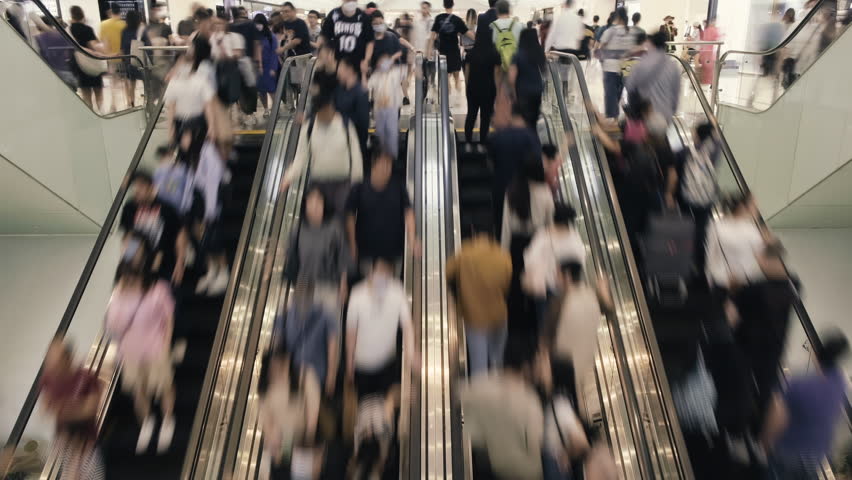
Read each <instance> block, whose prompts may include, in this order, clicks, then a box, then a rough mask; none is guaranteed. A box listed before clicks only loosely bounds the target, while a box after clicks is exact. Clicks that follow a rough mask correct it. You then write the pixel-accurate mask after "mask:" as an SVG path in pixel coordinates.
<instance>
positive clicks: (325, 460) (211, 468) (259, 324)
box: [191, 57, 434, 479]
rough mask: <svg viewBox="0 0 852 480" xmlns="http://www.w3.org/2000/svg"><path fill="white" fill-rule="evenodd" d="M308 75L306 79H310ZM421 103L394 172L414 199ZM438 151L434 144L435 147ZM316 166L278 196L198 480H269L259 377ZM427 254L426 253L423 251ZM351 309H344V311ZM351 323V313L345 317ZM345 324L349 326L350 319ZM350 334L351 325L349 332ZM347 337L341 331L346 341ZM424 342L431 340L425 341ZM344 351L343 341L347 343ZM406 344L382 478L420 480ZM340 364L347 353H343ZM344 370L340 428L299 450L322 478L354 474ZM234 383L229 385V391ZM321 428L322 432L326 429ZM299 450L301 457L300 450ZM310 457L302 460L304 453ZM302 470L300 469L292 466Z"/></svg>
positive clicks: (288, 296) (409, 287)
mask: <svg viewBox="0 0 852 480" xmlns="http://www.w3.org/2000/svg"><path fill="white" fill-rule="evenodd" d="M416 65H417V70H418V72H420V71H422V58H421V57H418V60H417V62H416ZM306 78H307V77H306ZM417 88H418V90H420V89H421V88H422V87H421V86H420V85H419V82H418V87H417ZM416 98H417V99H418V100H417V101H416V103H415V111H414V115H413V116H411V117H410V118H409V117H408V116H407V115H403V116H402V119H401V126H402V128H401V129H400V150H399V155H398V159H400V160H399V161H398V162H397V164H396V166H395V167H396V168H395V171H394V173H393V175H395V176H397V177H398V178H399V179H403V180H404V181H405V182H406V184H407V185H408V188H409V192H413V193H415V199H416V198H418V193H417V192H420V186H419V185H420V183H419V182H421V181H422V176H421V174H420V173H419V172H418V170H419V169H418V166H419V165H422V163H421V161H422V158H423V157H424V151H423V149H422V147H423V143H422V142H424V141H425V139H424V138H423V136H422V131H423V130H422V122H423V108H424V105H423V102H422V101H421V100H420V99H421V98H422V95H420V94H418V95H417V97H416ZM305 108H310V106H309V105H307V106H306V105H305V104H304V103H303V104H302V105H300V107H299V109H300V111H304V109H305ZM433 150H434V149H433ZM294 154H295V148H288V150H287V156H288V157H292V155H294ZM309 169H310V167H309V166H306V167H305V170H304V171H303V172H301V175H300V176H299V178H298V180H294V182H293V184H292V185H291V186H290V188H289V189H288V191H287V194H286V195H284V196H282V197H281V198H279V199H278V201H277V202H276V204H275V205H274V213H273V214H272V218H273V220H272V224H273V225H275V229H274V231H273V232H272V236H271V241H270V243H269V244H268V245H266V246H265V251H266V252H267V260H266V262H265V263H264V266H263V272H262V273H261V278H263V280H264V281H263V283H262V285H261V287H260V291H259V292H258V293H257V295H256V296H255V297H254V301H255V303H254V304H253V305H252V314H251V315H252V317H253V320H252V321H251V325H248V326H247V329H246V338H245V340H244V344H243V345H242V346H241V347H240V351H241V352H243V353H242V355H244V356H242V357H241V359H240V361H241V367H240V368H239V369H238V370H239V371H237V372H235V373H236V374H235V375H234V376H233V377H231V378H228V379H227V380H228V382H227V384H226V382H222V386H221V388H222V389H221V390H220V389H219V388H220V387H219V386H218V385H217V387H216V390H217V392H219V394H220V395H233V398H234V401H233V403H232V405H230V406H229V408H230V410H231V411H230V414H229V415H228V416H227V417H221V416H220V417H218V418H217V419H215V422H216V423H214V421H209V423H210V424H211V425H216V428H209V429H207V431H205V440H204V441H203V442H202V443H203V444H209V443H214V442H217V441H221V442H223V443H224V444H225V445H226V447H225V450H224V454H223V455H221V456H219V457H216V456H213V455H208V454H206V453H205V452H201V453H200V455H199V456H198V459H199V460H200V461H199V462H198V464H197V465H196V466H195V467H194V468H193V470H192V471H191V473H192V475H193V477H194V478H202V477H203V478H207V477H210V476H213V475H219V474H224V475H226V476H227V477H228V478H232V479H254V478H259V477H260V478H265V475H266V471H265V469H266V468H268V465H269V459H268V458H267V455H266V454H265V453H264V449H263V443H264V436H263V431H262V426H261V423H260V411H259V410H260V395H259V393H258V383H259V381H260V374H261V363H262V358H263V355H264V352H266V351H268V350H269V349H270V345H273V344H274V343H275V342H277V341H280V340H281V339H279V338H275V329H274V324H275V321H276V318H281V317H283V316H284V313H285V312H286V309H287V308H288V305H289V303H290V301H291V300H292V295H293V294H294V289H295V285H293V284H291V283H290V282H289V281H288V280H287V279H285V278H284V275H283V272H284V269H285V267H286V261H287V258H288V253H289V252H288V250H289V248H290V246H291V244H290V240H291V239H292V238H294V236H295V235H297V234H298V231H299V228H300V222H301V212H302V206H301V204H302V201H303V196H304V194H305V192H306V190H307V178H306V177H307V171H308V170H309ZM414 204H415V211H416V212H418V216H420V208H419V206H418V203H417V201H416V200H415V202H414ZM411 241H412V239H406V250H405V252H406V253H405V255H404V264H403V272H402V275H403V284H404V287H405V290H406V292H407V295H408V297H409V298H410V300H411V302H412V307H413V313H412V318H413V320H414V331H415V344H417V345H419V344H420V343H421V340H422V339H423V335H425V333H424V330H423V327H422V325H421V323H420V322H419V319H420V318H422V316H423V313H422V309H423V308H424V305H423V302H422V301H421V300H420V298H421V294H420V292H419V291H418V285H421V284H422V282H421V277H422V273H421V272H422V271H423V270H422V268H423V267H422V265H421V263H420V262H421V260H420V259H417V258H416V257H415V256H414V254H413V250H412V249H411V246H412V245H411ZM424 257H425V255H424ZM343 310H344V311H345V309H343ZM343 321H344V322H345V321H346V320H345V317H344V320H343ZM344 324H345V323H344ZM343 331H344V332H345V328H344V329H343ZM344 338H345V335H343V334H341V336H340V339H341V342H342V340H343V339H344ZM423 341H425V340H423ZM341 348H342V349H345V347H344V346H342V347H341ZM403 349H404V347H402V346H401V344H400V350H399V352H398V354H399V357H398V358H400V359H401V364H400V372H401V378H400V387H401V395H400V406H399V408H398V409H397V411H396V413H395V419H394V424H395V425H396V426H397V437H396V438H397V440H398V441H396V442H394V443H393V445H392V447H391V451H390V454H389V456H388V459H387V464H386V467H385V469H384V472H383V474H382V476H381V478H385V479H391V478H396V479H403V478H406V479H408V478H419V477H420V475H419V472H420V468H421V465H420V463H419V462H418V461H417V459H418V458H419V452H420V432H419V429H420V420H419V402H420V397H419V391H420V387H419V386H418V383H417V381H418V380H419V378H418V376H416V375H412V373H411V366H410V365H409V364H408V359H407V352H405V351H403ZM339 358H340V361H341V362H343V361H344V359H345V358H346V357H345V356H343V355H341V356H340V357H339ZM344 373H345V369H344V368H343V367H342V364H341V368H339V369H338V374H339V375H338V381H337V386H336V388H335V395H334V396H333V397H332V398H330V399H326V400H323V403H327V404H328V405H329V406H331V408H332V409H333V410H334V413H333V414H332V415H331V416H330V417H327V418H333V419H334V420H332V421H333V422H334V423H335V424H336V425H338V426H337V427H334V428H332V432H334V433H329V430H326V431H325V435H323V434H320V439H319V440H320V441H319V442H318V443H315V444H313V445H311V446H304V445H303V446H301V447H298V450H299V452H300V453H304V452H308V453H307V454H308V455H310V456H311V458H314V459H318V460H317V461H318V462H319V463H318V465H320V466H319V468H320V469H321V470H322V471H323V475H324V476H323V477H322V478H349V477H348V475H349V473H346V472H347V470H346V469H347V467H348V466H349V465H350V460H351V458H352V454H353V451H352V442H351V439H349V438H344V437H343V436H342V433H341V430H340V426H339V425H340V423H339V422H340V421H341V420H342V418H341V417H342V416H343V408H342V405H343V402H344V401H345V399H344V398H343V391H344ZM226 388H230V390H225V389H226ZM320 432H322V429H321V430H320ZM294 455H295V454H294ZM300 458H303V457H300ZM293 468H296V467H293Z"/></svg>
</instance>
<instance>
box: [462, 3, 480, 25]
mask: <svg viewBox="0 0 852 480" xmlns="http://www.w3.org/2000/svg"><path fill="white" fill-rule="evenodd" d="M478 19H479V15H478V14H477V13H476V9H473V8H468V9H467V14H465V16H464V22H465V23H466V24H467V26H468V28H470V27H476V21H477V20H478Z"/></svg>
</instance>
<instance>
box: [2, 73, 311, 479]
mask: <svg viewBox="0 0 852 480" xmlns="http://www.w3.org/2000/svg"><path fill="white" fill-rule="evenodd" d="M287 66H288V64H285V68H284V69H282V72H283V75H282V81H281V82H280V83H279V88H278V93H277V95H278V97H277V98H279V99H280V98H288V99H289V98H291V97H292V96H293V95H295V94H296V93H295V88H294V87H293V86H288V87H287V88H284V87H285V86H287V85H288V83H287V82H285V81H284V80H285V79H288V78H289V76H288V75H287V71H288V70H287ZM281 103H282V104H284V103H286V102H284V101H281ZM163 117H164V115H163V106H162V105H160V106H159V107H158V109H157V112H156V115H155V116H154V118H152V119H151V120H150V121H149V122H148V127H147V129H146V131H145V133H144V134H143V136H142V139H141V141H140V143H139V147H138V148H137V150H136V154H135V155H134V158H133V160H132V161H131V162H130V166H129V168H128V170H127V173H126V174H125V177H124V181H123V182H122V184H121V187H120V189H119V190H118V192H117V194H116V197H115V200H114V202H113V204H112V206H111V208H110V210H109V214H108V215H107V218H106V221H105V222H104V227H103V228H102V229H101V232H100V234H99V235H98V238H97V240H96V242H95V246H94V248H93V250H92V253H91V254H90V256H89V259H88V261H87V262H86V265H85V267H84V270H83V273H82V275H81V276H80V280H79V281H78V283H77V286H76V287H75V289H74V292H73V294H72V297H71V300H70V302H69V304H68V307H67V308H66V310H65V314H64V315H63V317H62V319H61V320H60V322H59V325H58V327H57V330H56V336H58V337H63V338H64V339H66V340H67V341H69V342H70V343H71V344H73V345H77V346H81V347H86V346H91V347H90V348H88V349H83V351H82V352H81V353H80V354H79V355H80V357H81V358H80V360H82V361H83V362H84V364H83V365H84V366H85V368H88V369H89V370H91V371H92V372H93V373H95V374H96V375H97V376H98V377H99V378H100V380H101V382H102V383H103V385H104V386H105V389H104V391H105V392H106V393H105V395H104V398H103V400H102V403H101V405H100V408H99V410H98V416H97V419H98V425H99V426H100V425H101V424H102V423H103V422H104V420H105V418H106V414H107V410H108V407H109V403H110V399H111V396H110V392H112V390H113V388H114V387H115V385H116V382H117V379H118V374H119V368H118V365H117V362H116V351H115V345H114V344H111V343H110V342H109V341H108V339H107V338H106V337H105V335H104V333H103V330H102V326H103V318H104V312H105V308H106V306H107V304H108V303H109V298H110V295H111V293H112V287H113V280H114V276H115V271H116V268H117V266H118V263H119V259H120V253H121V250H120V249H121V243H122V236H123V235H122V233H123V232H121V231H120V230H119V222H120V212H121V211H122V209H123V207H124V204H125V203H126V202H127V201H129V200H130V197H129V196H128V187H129V183H130V179H131V178H132V177H133V176H134V175H135V174H136V173H137V172H141V171H147V172H151V171H153V170H154V169H155V167H156V166H157V164H158V163H159V161H160V159H159V158H158V157H157V155H156V151H157V149H158V147H160V146H162V145H166V144H168V143H169V139H168V133H169V129H168V125H167V122H165V121H161V118H163ZM272 118H275V117H272ZM275 128H278V125H277V124H276V126H275ZM270 137H271V136H270V135H268V136H267V138H266V140H265V141H266V143H267V144H268V143H269V142H270V139H271V138H270ZM268 150H269V148H267V149H266V150H264V151H263V152H262V153H266V152H267V151H268ZM268 157H272V156H271V155H270V156H266V157H265V156H263V155H261V158H260V159H259V160H258V168H257V173H256V175H255V178H254V182H253V186H252V189H251V194H250V197H249V206H248V209H247V212H251V213H252V214H247V215H246V217H245V221H244V224H243V226H242V233H241V236H240V239H239V244H238V247H237V253H236V258H235V261H234V264H233V267H232V276H231V278H230V282H229V288H228V291H227V292H226V297H225V304H224V305H225V307H224V308H223V315H222V318H223V319H226V320H227V319H228V318H230V312H232V311H233V310H234V308H235V301H234V298H235V290H237V289H240V290H242V289H243V283H242V279H243V278H244V276H246V275H247V273H246V272H245V270H246V268H244V267H243V265H245V264H246V263H247V262H246V260H245V259H244V257H245V255H246V251H247V250H248V249H247V248H246V244H247V241H248V239H247V231H248V230H252V231H254V230H256V225H257V224H258V223H259V222H258V221H257V219H256V217H257V216H258V215H259V213H260V212H261V209H260V208H256V206H257V205H260V204H261V202H262V201H263V199H264V198H265V197H264V196H263V195H267V194H270V192H269V191H268V189H262V188H261V187H260V185H259V184H260V182H259V180H260V179H264V180H265V179H267V178H269V177H270V175H269V170H271V169H273V168H274V167H275V166H276V165H278V164H280V157H274V158H272V160H268ZM274 192H277V183H276V184H275V187H274ZM237 279H239V280H240V282H239V283H238V282H237ZM229 306H230V308H229ZM226 312H227V313H228V315H227V316H226ZM228 324H229V322H228V321H222V322H220V324H219V330H218V331H217V334H216V339H217V341H218V340H219V339H220V338H222V336H223V335H224V334H223V330H224V331H227V327H228ZM48 341H49V339H46V340H45V343H47V342H48ZM214 346H215V345H214ZM217 358H218V357H217ZM211 365H217V366H218V364H216V363H211ZM209 370H210V369H208V375H209ZM33 373H34V374H35V376H36V378H35V381H34V382H33V385H32V387H31V389H30V391H29V394H28V396H27V398H26V400H25V401H24V404H23V407H22V408H21V412H20V414H19V415H18V419H17V421H16V423H15V425H14V427H13V429H12V432H11V434H10V436H9V439H8V440H7V442H6V446H5V448H4V453H7V454H8V453H12V454H15V455H17V454H18V453H19V452H18V450H19V449H20V450H21V453H22V454H23V449H24V448H25V446H26V445H27V444H30V443H31V442H36V443H37V444H38V445H39V449H40V451H42V452H45V453H46V455H45V457H44V458H42V459H41V460H40V461H41V462H43V465H44V467H45V475H51V473H49V472H53V473H52V475H55V474H56V471H57V467H58V466H59V462H61V461H62V459H61V453H62V452H61V449H60V443H59V442H57V438H56V437H55V432H54V428H53V425H54V420H53V419H52V418H50V417H49V416H48V414H47V412H46V410H45V409H44V408H43V405H41V403H42V397H41V395H40V389H39V383H40V380H41V376H42V371H41V369H39V371H38V373H37V374H36V373H35V372H33ZM201 398H202V402H204V401H205V399H206V397H204V396H202V397H201ZM199 410H201V409H200V408H199ZM11 468H12V470H11V471H10V472H8V473H15V470H14V468H15V465H14V463H13V464H12V466H11ZM0 473H7V472H0ZM46 478H47V477H46ZM50 478H53V477H50Z"/></svg>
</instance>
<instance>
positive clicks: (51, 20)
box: [3, 0, 156, 118]
mask: <svg viewBox="0 0 852 480" xmlns="http://www.w3.org/2000/svg"><path fill="white" fill-rule="evenodd" d="M28 1H30V2H32V3H33V4H35V5H36V7H38V9H39V10H41V15H42V16H43V17H44V18H46V19H47V20H46V21H45V22H44V23H46V24H48V25H49V26H51V27H53V29H54V30H56V31H57V32H59V34H60V35H61V36H62V37H63V39H64V40H65V41H66V42H67V43H68V44H69V45H70V47H68V48H73V49H74V51H75V52H79V53H82V54H83V55H85V56H87V57H89V58H93V59H96V60H127V61H128V62H130V63H134V61H135V63H136V64H138V65H139V67H140V68H144V67H145V62H143V61H142V59H141V58H139V57H137V56H136V55H100V54H97V55H96V54H94V53H92V52H90V51H89V50H88V49H87V48H84V47H83V46H82V45H80V44H79V43H78V42H77V40H76V39H75V38H74V37H73V36H71V34H70V33H68V31H66V30H65V29H64V28H62V27H61V25H60V23H59V20H58V19H57V18H56V17H55V16H53V14H52V13H50V10H48V9H47V7H45V6H44V4H43V3H41V0H28ZM22 8H23V7H22ZM26 17H27V18H26V20H27V22H28V23H27V25H24V26H23V28H27V29H29V28H30V26H29V16H28V15H27V16H26ZM3 21H5V22H7V23H8V22H9V21H8V20H6V19H5V18H4V19H3ZM9 27H11V28H12V30H14V31H15V33H16V34H17V35H18V36H19V37H21V40H22V41H23V42H24V43H26V44H27V45H28V46H29V47H30V49H31V50H33V51H34V52H35V53H36V56H37V57H38V58H39V60H41V62H42V63H44V64H45V66H47V67H48V68H50V69H51V71H53V67H52V66H50V65H49V64H48V63H47V61H46V60H45V59H44V58H43V57H42V56H41V53H40V52H39V51H38V50H36V49H35V48H34V46H33V45H32V44H31V43H30V41H29V40H28V39H27V38H26V37H24V36H23V35H21V32H19V31H18V30H17V29H16V28H14V27H13V26H12V25H11V24H9ZM63 48H64V47H63ZM142 83H143V84H144V85H145V91H146V92H147V91H148V86H147V85H148V77H147V75H143V76H142ZM72 91H73V90H72ZM81 100H82V99H81ZM144 101H145V102H146V103H147V102H148V101H149V100H148V98H147V97H146V98H145V100H144ZM87 107H88V108H89V109H90V110H91V112H92V113H94V114H95V115H97V116H98V117H101V118H115V117H119V116H122V115H124V114H127V113H131V112H135V111H137V110H141V109H143V108H144V106H142V105H139V106H137V107H132V108H126V109H124V110H121V111H119V112H114V113H108V114H101V113H99V112H97V111H95V109H93V108H92V107H90V106H88V105H87ZM154 118H156V117H154Z"/></svg>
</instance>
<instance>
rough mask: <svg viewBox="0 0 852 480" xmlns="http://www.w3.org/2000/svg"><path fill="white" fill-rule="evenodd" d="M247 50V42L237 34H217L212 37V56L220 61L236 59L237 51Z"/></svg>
mask: <svg viewBox="0 0 852 480" xmlns="http://www.w3.org/2000/svg"><path fill="white" fill-rule="evenodd" d="M245 49H246V40H245V38H243V36H242V35H240V34H239V33H235V32H215V33H213V34H212V35H211V36H210V56H211V57H213V60H216V61H219V60H222V59H225V58H234V57H235V56H236V53H235V52H236V51H237V50H243V51H245Z"/></svg>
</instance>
